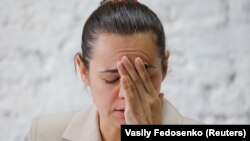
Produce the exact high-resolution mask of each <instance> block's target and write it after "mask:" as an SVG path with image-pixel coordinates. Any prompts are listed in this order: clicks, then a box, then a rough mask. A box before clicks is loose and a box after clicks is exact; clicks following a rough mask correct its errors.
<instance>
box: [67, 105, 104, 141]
mask: <svg viewBox="0 0 250 141" xmlns="http://www.w3.org/2000/svg"><path fill="white" fill-rule="evenodd" d="M62 138H64V139H67V140H70V141H82V140H90V141H101V136H100V131H99V125H98V114H97V110H96V108H95V107H94V105H91V108H89V107H88V108H86V109H85V108H84V110H83V111H80V112H77V113H76V114H75V116H74V117H73V118H72V120H71V121H70V123H69V124H68V126H67V128H66V129H65V131H64V133H63V136H62Z"/></svg>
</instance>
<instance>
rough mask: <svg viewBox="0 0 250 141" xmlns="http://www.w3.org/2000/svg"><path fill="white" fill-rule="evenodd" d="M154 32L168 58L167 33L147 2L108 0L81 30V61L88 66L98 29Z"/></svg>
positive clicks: (121, 31) (99, 31)
mask: <svg viewBox="0 0 250 141" xmlns="http://www.w3.org/2000/svg"><path fill="white" fill-rule="evenodd" d="M144 32H150V33H152V34H153V35H154V37H155V40H156V45H157V47H158V52H159V57H161V58H162V59H165V33H164V29H163V26H162V24H161V22H160V20H159V18H158V16H157V15H156V14H155V13H154V12H153V11H152V10H150V9H149V8H148V7H147V6H145V5H143V4H141V3H139V2H133V1H128V0H127V1H107V2H104V3H101V5H100V6H99V7H98V8H97V9H96V10H95V11H94V12H93V13H92V14H91V15H90V17H89V18H88V19H87V21H86V23H85V25H84V27H83V32H82V45H81V46H82V56H81V57H82V61H83V63H84V64H85V66H86V68H87V69H89V60H90V59H91V55H92V50H93V49H92V47H93V42H94V41H95V39H96V38H97V36H98V34H99V33H113V34H118V35H130V34H134V33H144Z"/></svg>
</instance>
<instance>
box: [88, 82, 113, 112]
mask: <svg viewBox="0 0 250 141" xmlns="http://www.w3.org/2000/svg"><path fill="white" fill-rule="evenodd" d="M92 80H93V81H90V87H91V92H92V96H93V100H94V102H95V104H96V106H97V109H98V111H99V112H100V113H107V112H109V111H110V110H111V109H112V105H113V103H114V101H115V99H116V96H117V94H116V91H115V87H114V86H109V85H107V84H105V83H104V82H102V80H100V78H95V79H92Z"/></svg>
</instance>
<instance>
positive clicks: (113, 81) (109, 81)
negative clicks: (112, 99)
mask: <svg viewBox="0 0 250 141" xmlns="http://www.w3.org/2000/svg"><path fill="white" fill-rule="evenodd" d="M119 79H120V77H117V78H115V79H113V80H106V79H103V80H104V81H105V83H107V84H110V85H111V84H114V83H116V82H117V81H118V80H119Z"/></svg>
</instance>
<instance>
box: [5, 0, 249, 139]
mask: <svg viewBox="0 0 250 141" xmlns="http://www.w3.org/2000/svg"><path fill="white" fill-rule="evenodd" d="M141 1H142V0H141ZM142 2H143V3H145V4H146V5H148V6H149V7H150V8H152V9H153V10H154V11H155V12H156V13H157V14H158V15H159V17H160V19H161V20H162V22H163V24H164V26H165V29H166V34H167V37H168V48H169V50H170V51H171V57H170V63H169V67H170V68H169V72H168V76H167V79H166V80H165V81H164V84H163V91H164V92H165V95H166V97H168V98H169V99H170V101H172V103H173V104H174V105H176V107H177V108H178V109H179V110H180V112H181V113H182V114H183V115H186V116H189V117H192V118H195V119H198V120H200V121H202V122H204V123H209V124H217V123H221V124H249V123H250V77H249V72H250V46H249V45H250V36H249V33H250V1H249V0H209V1H205V0H203V1H202V0H188V1H187V0H174V1H173V0H158V1H148V0H143V1H142ZM98 4H99V1H97V0H92V1H82V0H74V1H69V0H53V1H51V0H42V1H41V0H21V1H20V0H1V1H0V17H1V18H0V140H3V141H7V140H8V141H19V140H22V139H23V137H24V136H25V134H26V133H27V131H28V130H29V128H30V125H31V121H32V118H34V117H35V116H38V115H41V114H47V113H54V112H63V111H68V110H75V109H80V108H81V107H82V106H84V104H86V103H89V102H88V101H89V99H90V96H89V95H90V94H89V93H88V90H86V89H84V88H82V85H81V82H80V80H79V78H78V77H77V74H76V73H75V72H74V64H73V58H74V54H75V53H76V52H77V51H80V44H81V43H80V41H81V32H82V27H83V24H84V22H85V20H86V18H87V17H88V15H89V14H90V13H91V11H92V10H93V9H95V8H96V7H97V6H98Z"/></svg>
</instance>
